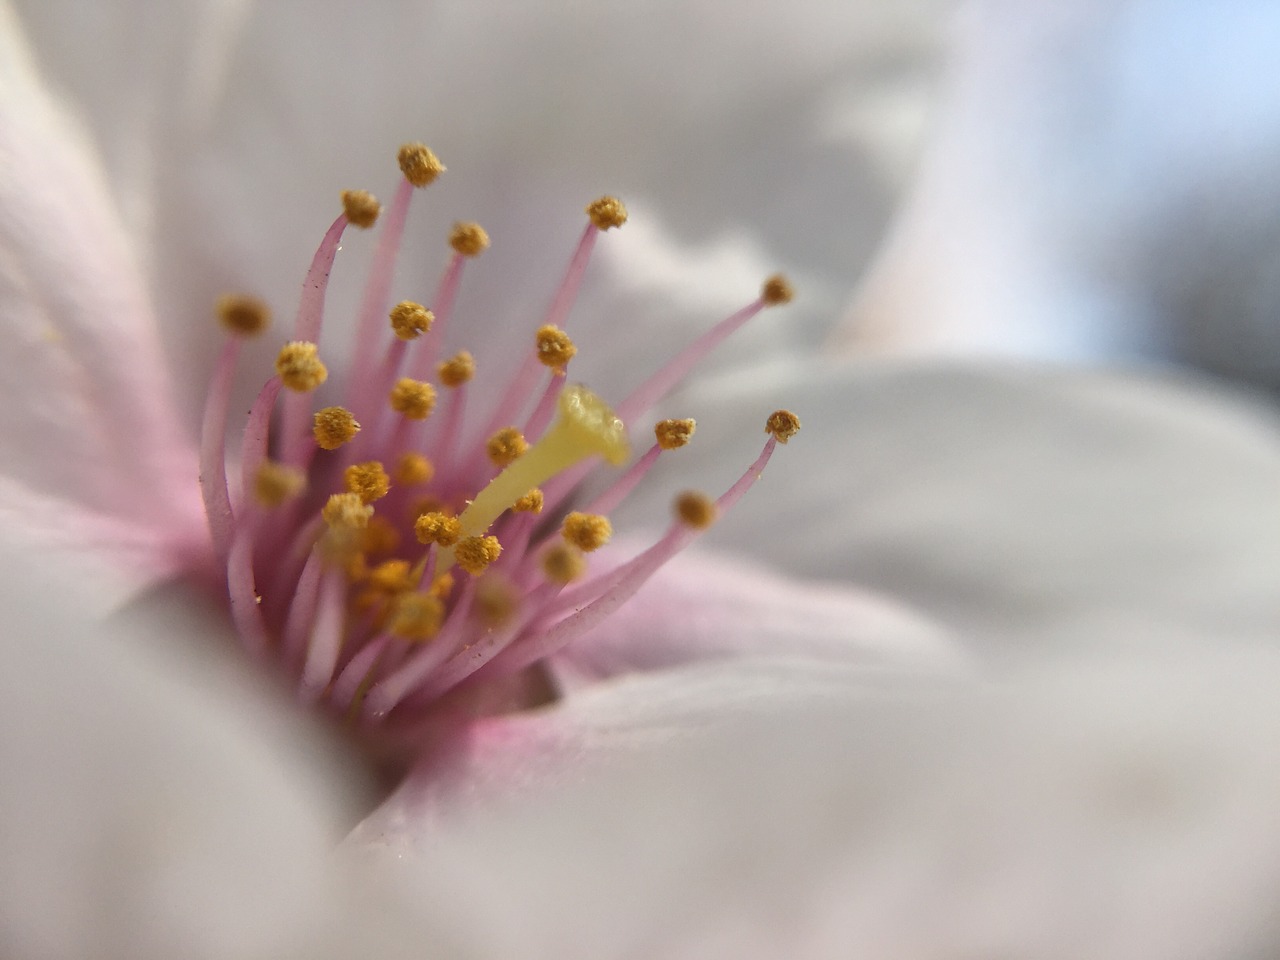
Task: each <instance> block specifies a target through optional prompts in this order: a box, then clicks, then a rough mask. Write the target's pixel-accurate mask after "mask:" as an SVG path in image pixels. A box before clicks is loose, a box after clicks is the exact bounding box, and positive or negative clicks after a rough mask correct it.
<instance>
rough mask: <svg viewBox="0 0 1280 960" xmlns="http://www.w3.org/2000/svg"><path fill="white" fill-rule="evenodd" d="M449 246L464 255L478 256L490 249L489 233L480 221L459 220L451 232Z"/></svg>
mask: <svg viewBox="0 0 1280 960" xmlns="http://www.w3.org/2000/svg"><path fill="white" fill-rule="evenodd" d="M449 246H451V247H453V250H454V252H455V253H460V254H462V255H463V256H464V257H478V256H480V254H482V253H484V252H485V251H486V250H488V249H489V235H488V234H487V233H485V232H484V227H482V226H480V224H478V223H471V222H464V221H459V222H458V223H455V224H454V225H453V230H452V231H451V232H450V233H449Z"/></svg>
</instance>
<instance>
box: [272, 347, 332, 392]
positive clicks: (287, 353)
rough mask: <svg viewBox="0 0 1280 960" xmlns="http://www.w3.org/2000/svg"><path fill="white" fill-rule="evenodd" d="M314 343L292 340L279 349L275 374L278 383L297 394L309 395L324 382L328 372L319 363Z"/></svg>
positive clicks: (327, 377)
mask: <svg viewBox="0 0 1280 960" xmlns="http://www.w3.org/2000/svg"><path fill="white" fill-rule="evenodd" d="M318 353H319V351H318V350H317V348H316V345H315V344H314V343H309V342H307V341H305V340H293V341H290V342H289V343H286V344H285V345H284V346H283V347H281V348H280V353H279V355H278V356H277V357H276V373H277V374H279V376H280V382H281V383H283V384H284V385H285V386H286V387H288V388H289V389H290V390H293V391H295V392H297V393H310V392H311V391H312V390H314V389H315V388H316V387H318V386H320V384H322V383H324V382H325V380H327V379H329V371H328V370H327V369H326V368H325V365H324V364H323V363H321V362H320V357H319V355H318Z"/></svg>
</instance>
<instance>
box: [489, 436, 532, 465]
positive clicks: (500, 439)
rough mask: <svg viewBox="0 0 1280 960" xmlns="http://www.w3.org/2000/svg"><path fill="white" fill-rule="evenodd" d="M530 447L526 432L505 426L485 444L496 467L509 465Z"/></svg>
mask: <svg viewBox="0 0 1280 960" xmlns="http://www.w3.org/2000/svg"><path fill="white" fill-rule="evenodd" d="M528 449H529V442H528V441H527V440H525V438H524V434H523V433H521V432H520V431H519V430H517V429H516V428H515V427H503V428H502V429H501V430H499V431H498V432H497V433H495V434H494V435H493V436H492V437H490V438H489V441H488V443H487V444H485V451H486V452H487V453H488V454H489V460H490V461H491V462H492V463H493V465H494V466H495V467H509V466H510V465H511V464H513V463H515V462H516V461H517V460H518V459H520V457H522V456H524V454H525V451H526V450H528Z"/></svg>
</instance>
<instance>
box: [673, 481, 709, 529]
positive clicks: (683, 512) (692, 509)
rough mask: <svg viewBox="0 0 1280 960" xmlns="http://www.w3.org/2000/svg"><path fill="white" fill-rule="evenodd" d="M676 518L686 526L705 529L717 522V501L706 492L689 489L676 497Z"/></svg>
mask: <svg viewBox="0 0 1280 960" xmlns="http://www.w3.org/2000/svg"><path fill="white" fill-rule="evenodd" d="M674 507H675V515H676V518H677V519H678V520H679V521H680V522H681V523H683V524H684V525H685V526H686V527H691V528H692V529H694V530H705V529H707V527H709V526H711V525H712V524H713V523H715V522H716V514H717V511H716V504H715V501H714V500H712V499H711V498H710V497H708V496H707V495H706V494H705V493H698V492H697V491H695V490H689V491H686V492H685V493H682V494H680V495H679V496H678V497H676V499H675V504H674Z"/></svg>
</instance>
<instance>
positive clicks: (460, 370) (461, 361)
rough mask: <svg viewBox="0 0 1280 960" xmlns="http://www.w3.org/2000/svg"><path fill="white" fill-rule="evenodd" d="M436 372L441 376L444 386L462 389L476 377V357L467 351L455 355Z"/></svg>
mask: <svg viewBox="0 0 1280 960" xmlns="http://www.w3.org/2000/svg"><path fill="white" fill-rule="evenodd" d="M436 372H437V373H438V374H439V375H440V383H441V384H443V385H444V386H446V387H449V388H450V389H454V388H457V387H460V386H462V385H463V384H464V383H466V382H467V381H469V380H470V379H471V378H472V377H474V376H475V375H476V361H475V357H473V356H471V354H469V353H468V352H467V351H466V350H463V351H462V352H461V353H455V354H454V355H453V356H452V357H450V358H449V359H448V360H445V361H444V362H443V363H441V364H440V365H439V366H438V367H436Z"/></svg>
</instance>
